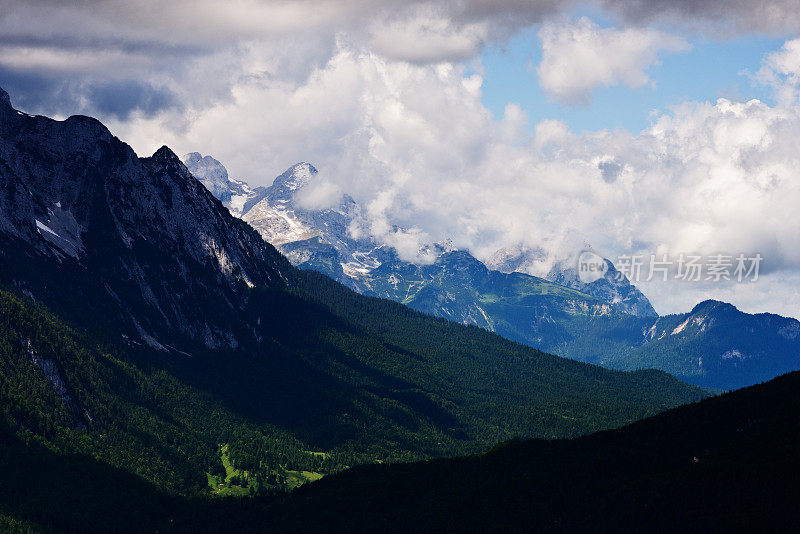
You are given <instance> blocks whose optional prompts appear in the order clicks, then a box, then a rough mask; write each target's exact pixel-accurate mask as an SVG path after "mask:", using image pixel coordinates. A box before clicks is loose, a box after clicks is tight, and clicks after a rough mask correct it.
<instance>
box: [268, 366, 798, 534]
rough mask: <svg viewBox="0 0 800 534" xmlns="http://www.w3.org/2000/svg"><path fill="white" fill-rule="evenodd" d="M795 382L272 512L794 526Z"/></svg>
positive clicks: (611, 527) (374, 482)
mask: <svg viewBox="0 0 800 534" xmlns="http://www.w3.org/2000/svg"><path fill="white" fill-rule="evenodd" d="M798 436H800V373H791V374H788V375H784V376H782V377H779V378H777V379H774V380H772V381H771V382H768V383H766V384H762V385H757V386H753V387H750V388H747V389H744V390H739V391H736V392H733V393H729V394H726V395H723V396H720V397H717V398H712V399H707V400H704V401H702V402H700V403H697V404H693V405H689V406H684V407H681V408H677V409H674V410H671V411H668V412H665V413H662V414H660V415H656V416H654V417H651V418H649V419H646V420H644V421H641V422H638V423H634V424H632V425H630V426H627V427H625V428H622V429H620V430H612V431H605V432H600V433H597V434H594V435H591V436H587V437H582V438H577V439H572V440H558V441H544V440H531V441H522V442H519V441H516V442H509V443H506V444H504V445H501V446H498V447H496V448H495V449H494V450H492V451H490V452H488V453H487V454H484V455H476V456H470V457H466V458H458V459H446V460H433V461H428V462H421V463H413V464H405V465H371V466H363V467H358V468H354V469H352V470H350V471H347V472H344V473H341V474H338V475H335V476H331V477H328V478H325V479H323V480H321V481H319V482H317V483H315V484H312V485H309V486H306V487H303V488H301V489H299V490H297V491H295V492H293V493H292V494H291V496H290V497H289V499H287V500H286V501H285V502H283V503H280V504H277V503H276V504H274V505H273V506H272V507H271V508H270V509H269V511H268V514H267V515H268V517H269V521H268V522H269V524H270V525H271V526H276V527H281V528H282V529H285V530H293V531H294V530H296V531H307V532H309V531H313V529H314V528H320V529H324V530H326V531H405V532H441V531H453V532H464V531H477V532H487V531H494V532H516V531H643V530H645V529H646V530H650V531H672V532H690V531H691V532H725V531H730V532H733V531H741V529H743V528H749V529H752V530H753V531H761V532H765V531H770V530H771V529H781V530H783V531H790V530H791V528H790V526H794V527H797V526H798V525H800V507H798V506H797V501H796V495H797V491H796V488H797V481H798V478H799V476H800V444H798V440H797V438H798Z"/></svg>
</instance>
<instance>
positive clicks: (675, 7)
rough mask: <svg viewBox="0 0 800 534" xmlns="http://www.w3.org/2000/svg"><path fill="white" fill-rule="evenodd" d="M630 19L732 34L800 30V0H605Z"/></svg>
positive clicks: (604, 2)
mask: <svg viewBox="0 0 800 534" xmlns="http://www.w3.org/2000/svg"><path fill="white" fill-rule="evenodd" d="M602 4H603V5H604V6H605V7H606V8H607V9H609V10H610V11H612V12H614V13H617V14H619V15H621V16H622V17H623V18H625V19H626V20H628V21H630V22H639V23H647V22H662V23H668V24H672V25H678V26H684V27H690V28H693V29H695V30H700V31H703V29H704V28H705V29H711V30H712V31H715V32H717V31H722V32H725V33H729V34H737V33H748V32H760V33H767V34H773V35H774V34H779V35H781V34H786V33H791V34H796V33H797V32H798V31H800V0H761V1H758V2H753V1H752V0H728V1H725V2H720V1H719V0H602Z"/></svg>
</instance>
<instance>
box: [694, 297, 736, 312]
mask: <svg viewBox="0 0 800 534" xmlns="http://www.w3.org/2000/svg"><path fill="white" fill-rule="evenodd" d="M711 310H717V311H723V310H724V311H739V309H738V308H737V307H736V306H734V305H733V304H730V303H728V302H722V301H720V300H714V299H708V300H704V301H703V302H700V303H699V304H697V305H696V306H695V307H694V308H692V311H691V312H689V313H690V314H697V313H705V312H709V311H711Z"/></svg>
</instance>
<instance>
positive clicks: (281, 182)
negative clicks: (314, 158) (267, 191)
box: [272, 162, 318, 192]
mask: <svg viewBox="0 0 800 534" xmlns="http://www.w3.org/2000/svg"><path fill="white" fill-rule="evenodd" d="M317 173H318V171H317V169H316V168H314V166H313V165H311V164H310V163H306V162H301V163H297V164H295V165H292V166H291V167H289V168H288V169H286V171H284V172H283V174H281V175H280V176H278V177H277V178H275V181H273V182H272V186H273V187H274V188H280V189H284V190H287V191H290V192H295V191H298V190H299V189H302V188H303V187H305V186H307V185H308V184H309V183H311V180H312V178H313V177H314V175H315V174H317Z"/></svg>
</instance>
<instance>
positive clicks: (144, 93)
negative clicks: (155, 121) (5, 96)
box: [0, 67, 183, 120]
mask: <svg viewBox="0 0 800 534" xmlns="http://www.w3.org/2000/svg"><path fill="white" fill-rule="evenodd" d="M0 87H2V88H3V89H5V90H6V91H7V92H8V93H9V94H10V95H11V98H12V103H13V104H14V107H16V108H17V109H21V110H23V111H26V112H29V113H39V114H44V115H59V114H66V115H73V114H78V113H82V114H90V115H97V116H99V117H101V118H105V117H114V118H116V119H120V120H125V119H127V118H128V117H129V116H130V115H131V113H133V112H140V113H142V114H143V115H144V116H153V115H155V114H157V113H158V112H160V111H164V110H166V109H181V108H182V105H183V104H182V103H181V101H180V100H179V99H178V98H177V97H176V95H175V94H174V93H173V92H172V91H171V90H169V89H167V88H165V87H158V86H154V85H151V84H149V83H147V82H143V81H137V80H122V81H87V80H85V79H80V78H63V77H54V76H51V75H48V74H46V73H45V74H39V73H32V72H15V71H13V70H9V69H5V68H3V67H0Z"/></svg>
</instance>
